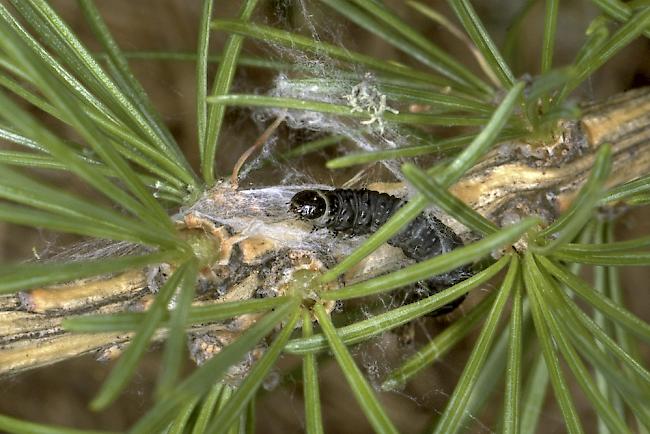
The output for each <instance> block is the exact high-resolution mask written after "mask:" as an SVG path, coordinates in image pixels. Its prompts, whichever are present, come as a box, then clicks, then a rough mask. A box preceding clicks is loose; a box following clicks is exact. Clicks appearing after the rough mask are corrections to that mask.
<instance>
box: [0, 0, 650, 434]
mask: <svg viewBox="0 0 650 434" xmlns="http://www.w3.org/2000/svg"><path fill="white" fill-rule="evenodd" d="M51 3H52V4H53V5H54V6H55V7H56V8H57V10H58V11H60V13H61V14H62V16H63V17H64V19H65V20H66V21H67V22H68V23H69V25H70V26H71V27H72V28H74V29H75V30H76V31H77V32H78V34H79V35H80V36H81V38H82V40H83V41H84V42H86V43H87V44H88V45H89V46H90V47H91V48H92V49H97V48H98V46H97V44H96V43H94V41H93V39H92V35H91V33H90V32H89V30H88V28H87V26H86V25H85V23H84V20H83V17H82V15H81V13H80V11H79V10H78V9H77V6H76V3H75V2H71V1H69V0H59V1H52V2H51ZM260 3H261V5H260V6H259V7H258V8H257V16H256V20H257V21H258V22H264V23H267V24H270V25H277V24H278V23H283V25H285V26H287V25H288V26H289V27H290V26H291V25H294V26H297V27H301V26H303V25H304V20H303V18H302V17H301V12H300V10H299V7H295V5H294V6H292V2H290V1H288V0H286V1H283V0H276V1H262V2H260ZM295 3H298V2H295ZM386 3H389V4H390V5H391V6H392V7H394V8H395V9H396V10H398V11H399V12H400V14H401V15H402V16H403V17H405V18H406V19H407V21H408V22H409V23H412V24H413V25H414V26H416V27H418V28H419V29H420V30H421V31H422V32H423V33H424V34H425V35H426V36H427V37H429V38H431V39H433V40H435V41H436V43H438V44H439V45H440V46H442V47H443V48H446V49H448V50H450V51H451V52H452V53H454V54H455V55H456V56H458V57H459V58H461V59H465V63H466V64H468V65H470V66H471V67H473V68H474V69H476V70H477V72H478V69H477V68H476V67H475V65H474V63H473V62H472V58H471V57H470V55H469V54H468V53H467V50H466V47H465V46H463V45H462V44H461V43H459V42H458V41H457V40H455V39H454V38H453V37H451V36H449V34H448V33H447V32H446V31H445V30H444V29H441V28H440V27H439V26H437V25H434V24H432V23H431V22H430V21H429V20H427V19H426V18H424V17H422V16H420V15H418V14H417V13H415V12H413V11H412V10H410V9H408V8H407V7H405V6H403V5H402V4H401V2H400V1H391V2H386ZM424 3H427V4H429V5H430V6H432V7H434V8H436V9H437V10H439V11H442V12H443V13H445V14H446V15H447V16H450V17H451V16H452V13H451V11H450V10H449V8H448V6H447V4H446V3H445V2H443V1H424ZM97 4H98V6H99V8H100V9H101V11H102V13H103V16H104V18H105V20H106V21H107V23H108V25H109V27H110V28H111V30H112V31H113V34H114V36H115V38H116V39H117V41H118V43H119V44H120V45H121V47H122V49H124V50H167V51H192V50H194V49H195V45H196V27H197V24H198V22H199V14H200V9H201V2H200V1H198V0H189V1H188V0H110V1H98V2H97ZM473 4H474V5H475V7H476V9H477V10H478V12H479V14H480V16H481V17H482V18H483V20H484V23H485V24H486V26H487V28H488V30H489V31H490V32H491V34H492V35H493V37H494V39H495V40H496V42H497V43H501V42H502V41H503V39H504V36H505V32H506V29H507V26H508V25H509V23H510V22H511V19H512V17H513V16H514V15H515V14H516V13H517V12H518V10H519V9H520V8H521V7H522V4H523V2H512V1H508V0H500V1H487V0H483V1H473ZM238 8H239V2H231V1H229V2H224V1H219V0H217V1H216V2H215V13H216V15H217V16H218V17H234V16H235V15H236V14H237V10H238ZM326 12H327V10H326V9H325V6H323V5H321V4H318V5H316V9H315V11H314V17H313V18H314V19H315V22H316V23H317V24H318V23H319V19H320V18H322V17H323V15H321V14H322V13H326ZM560 12H561V15H560V21H559V25H558V31H559V35H558V39H557V48H556V58H555V59H556V60H555V62H556V64H557V63H559V64H564V63H568V62H570V60H571V58H572V57H573V55H574V54H575V52H576V51H577V48H578V47H579V45H580V43H581V42H582V41H583V38H584V31H585V29H586V26H587V23H588V22H589V21H590V20H591V19H592V18H593V17H594V16H596V15H597V11H596V10H595V8H594V7H593V6H592V5H590V4H589V3H588V2H587V1H568V2H562V4H561V9H560ZM542 13H543V2H540V1H538V2H537V4H536V5H535V6H534V7H533V10H532V12H531V13H530V14H529V16H528V18H527V19H526V20H525V22H524V24H523V28H524V29H525V32H524V33H523V34H522V35H521V37H520V38H519V40H517V44H516V45H515V49H514V51H513V54H514V55H513V59H514V60H513V62H514V66H515V73H516V75H522V74H523V73H525V72H529V73H531V75H535V71H537V70H538V68H539V55H538V53H539V49H540V47H541V32H542V25H543V24H542V18H541V17H542ZM324 22H325V23H326V25H325V26H323V27H320V28H319V30H320V31H321V32H323V35H324V37H327V34H328V33H329V32H332V33H333V34H335V35H336V36H337V39H338V40H340V41H343V43H344V44H345V45H346V46H347V47H349V48H352V49H356V50H359V51H362V52H364V53H367V54H373V55H377V56H381V57H384V58H391V59H397V60H400V61H404V62H410V60H409V59H408V58H407V57H406V56H405V55H404V54H403V53H400V52H398V51H396V50H394V49H392V48H391V47H387V46H386V45H385V44H383V43H378V41H377V39H376V38H375V37H373V36H372V35H369V34H368V33H366V32H365V31H363V30H361V29H359V28H356V27H355V26H354V25H351V24H349V23H346V22H345V21H344V19H342V18H341V17H340V16H338V15H336V14H335V13H333V12H332V13H331V14H330V15H329V16H328V17H327V19H326V20H324ZM223 41H224V35H223V34H215V35H214V36H213V46H212V47H213V49H212V52H217V51H218V50H219V48H220V47H221V46H222V44H223ZM244 52H247V53H260V54H265V53H266V54H268V53H270V51H269V50H268V49H267V48H264V47H263V46H261V45H259V43H257V42H253V41H248V42H247V43H246V45H245V50H244ZM131 65H132V68H133V71H134V73H135V74H136V76H137V77H138V78H139V79H140V80H141V81H142V83H143V85H144V86H145V88H146V90H147V92H148V93H149V95H150V97H151V99H152V100H153V103H154V105H155V107H157V108H158V110H159V111H160V112H161V113H162V116H163V119H164V120H165V122H166V123H167V125H169V128H170V129H171V131H172V133H173V134H174V136H175V137H176V139H177V140H178V142H179V143H180V145H181V146H182V148H183V149H184V150H185V151H186V155H188V158H189V160H190V162H191V163H192V165H193V166H194V167H195V168H196V167H197V165H198V164H197V163H198V154H197V148H196V129H195V88H194V86H195V85H194V80H195V72H194V64H193V63H191V62H165V61H133V62H132V64H131ZM212 72H214V66H213V67H212ZM273 74H274V73H273V72H272V71H267V70H254V69H245V70H242V71H240V72H239V74H238V76H237V79H236V82H235V87H236V88H238V89H240V90H241V89H243V90H255V89H259V88H261V87H262V86H264V85H265V84H268V83H269V82H270V81H271V80H272V79H273ZM648 84H650V43H649V41H648V40H647V39H641V40H637V41H636V42H635V43H633V44H631V46H629V47H628V48H626V49H625V50H623V51H622V52H621V53H620V54H619V55H617V56H616V58H615V59H614V61H612V62H610V64H608V65H607V66H606V67H604V68H602V70H601V71H599V72H598V73H597V74H596V75H595V76H594V77H593V78H592V79H591V80H590V81H589V82H588V83H587V84H586V86H584V87H583V88H582V89H581V90H580V93H581V95H582V97H583V98H585V99H594V98H601V97H604V96H607V95H611V94H613V93H615V92H619V91H622V90H626V89H629V88H632V87H638V86H641V85H648ZM227 120H228V122H227V124H228V125H229V127H228V128H227V129H226V131H225V133H224V134H225V136H222V141H221V143H222V147H224V148H227V150H228V152H224V153H223V154H222V157H221V159H220V161H218V168H219V171H220V173H229V171H230V170H231V168H232V165H233V163H234V161H235V159H236V158H237V156H239V155H240V154H241V152H242V151H243V150H244V149H246V148H248V147H249V146H250V145H251V144H252V143H253V142H254V140H255V138H256V137H257V136H258V135H259V134H260V129H259V126H258V125H256V124H255V123H254V122H251V121H250V120H249V113H248V112H246V111H241V110H239V111H231V112H229V114H228V117H227ZM61 133H62V134H63V135H65V134H66V132H63V131H62V132H61ZM43 176H45V177H46V179H48V180H49V181H51V182H52V183H59V184H62V185H65V186H66V188H70V189H73V190H75V191H80V192H82V193H84V194H89V195H91V194H92V192H89V191H88V190H87V188H85V187H84V186H82V185H77V184H74V183H70V182H69V181H70V179H69V176H67V175H62V174H56V173H54V174H52V173H47V174H45V173H43ZM256 176H260V177H261V179H265V178H264V176H265V175H264V173H263V172H261V173H259V174H258V175H256ZM272 181H273V177H272V176H271V177H269V182H272ZM321 181H325V182H327V179H324V180H321ZM647 217H648V213H647V209H639V210H635V211H634V212H631V213H630V214H629V215H627V216H626V217H625V218H624V219H623V220H622V224H621V225H620V227H619V228H618V229H619V231H618V235H619V236H620V238H627V237H631V236H634V235H635V234H640V233H643V234H648V233H650V223H648V218H647ZM74 241H76V240H75V239H74V238H73V237H69V236H60V235H58V236H55V235H53V234H50V233H44V232H41V231H38V230H33V229H29V228H23V227H19V226H9V225H4V224H0V259H1V260H2V262H3V263H6V262H11V261H17V260H21V259H25V258H29V257H30V256H31V255H32V249H33V248H34V249H36V251H37V252H45V253H47V252H52V251H57V250H58V249H60V248H61V246H64V245H66V244H69V243H71V242H74ZM622 274H623V279H624V282H625V288H626V290H627V297H628V299H633V300H636V299H639V300H643V301H642V302H632V303H630V306H631V310H633V311H634V312H635V313H637V314H638V315H640V316H641V317H642V318H645V319H646V320H650V303H647V296H648V292H647V290H648V283H647V282H648V281H649V280H650V271H649V270H648V269H642V268H628V269H625V272H624V273H622ZM488 289H489V288H486V290H488ZM479 298H480V296H479ZM470 303H471V302H470ZM468 305H469V304H466V306H468ZM461 314H462V312H461V313H458V314H457V315H461ZM444 326H445V322H444V321H443V320H431V319H426V320H424V321H423V322H422V323H421V324H418V325H416V335H417V339H418V340H420V341H422V340H425V339H426V338H427V337H428V336H432V335H435V334H436V332H437V330H440V329H442V328H443V327H444ZM394 341H395V337H394V336H393V335H387V336H384V337H382V338H380V339H378V340H376V341H373V342H371V343H369V344H367V345H364V346H363V347H361V348H358V349H356V350H355V352H356V355H357V356H358V359H359V361H360V363H361V365H362V366H363V367H364V368H365V369H367V370H373V369H378V370H379V371H381V372H383V371H385V370H386V369H387V365H392V366H395V365H396V364H397V363H398V362H399V360H400V356H401V353H398V352H396V351H395V348H396V345H395V342H394ZM472 347H473V340H470V341H468V342H466V343H464V344H462V345H460V346H459V347H458V348H457V350H455V351H453V352H452V353H451V354H450V355H449V356H448V357H446V358H445V359H444V360H443V361H442V362H441V363H437V364H436V365H435V366H434V367H433V368H432V369H429V370H428V371H427V372H426V373H424V374H423V375H421V376H420V377H418V380H417V381H414V382H413V384H411V385H409V386H408V387H407V389H406V390H404V391H403V392H401V393H385V394H382V395H381V400H382V402H383V403H384V404H385V405H386V406H387V408H388V412H389V415H390V417H391V418H392V420H394V421H395V423H396V425H397V426H398V428H399V429H400V430H401V431H403V432H419V431H420V430H421V429H422V428H423V427H425V426H426V424H427V423H428V421H429V420H430V417H431V415H432V414H434V413H436V412H440V411H442V410H443V409H444V405H445V403H446V399H447V397H448V396H449V394H450V393H451V392H452V391H453V386H454V384H455V381H456V378H457V377H458V375H460V373H461V370H462V368H463V366H464V362H465V360H466V359H467V356H468V354H469V351H471V349H472ZM646 355H647V352H646ZM158 360H159V351H158V350H155V349H154V350H152V351H151V352H150V353H149V354H148V355H147V357H146V358H145V361H144V363H142V365H141V366H140V368H139V371H138V374H137V375H136V377H135V379H134V381H133V382H132V385H131V386H130V388H129V389H128V391H127V392H126V393H124V395H123V397H122V398H121V399H120V400H119V401H117V402H116V403H115V404H114V405H113V406H112V407H111V408H110V409H108V410H107V411H104V412H101V413H93V412H91V411H90V410H88V409H87V407H86V406H87V403H88V402H89V401H90V399H91V398H92V397H93V395H94V394H95V393H96V391H97V390H98V387H99V385H100V384H101V381H102V380H103V379H104V378H105V377H106V375H107V373H108V370H109V369H110V366H108V365H102V364H99V363H97V362H95V361H94V360H93V358H92V357H86V358H82V359H78V360H71V361H69V362H65V363H60V364H58V365H55V366H52V367H49V368H47V369H41V370H37V371H33V372H29V373H26V374H22V375H19V376H16V377H13V378H8V379H2V380H0V413H1V414H7V415H11V416H15V417H19V418H25V419H28V420H32V421H40V422H46V423H53V424H61V425H66V426H70V427H78V428H96V429H111V430H123V429H125V428H127V427H129V426H130V424H132V423H133V422H134V421H135V420H136V419H137V418H138V417H139V416H140V415H141V414H142V413H143V412H144V411H146V410H147V408H148V406H149V405H150V403H151V400H150V397H151V391H152V387H153V384H154V381H155V378H156V374H157V368H158ZM373 360H375V361H376V362H375V363H376V364H378V365H379V366H375V367H373ZM296 362H297V360H294V359H291V358H285V359H284V360H283V361H282V364H281V369H282V370H283V371H285V370H286V371H288V370H291V369H292V368H295V367H296V366H298V365H297V363H296ZM188 369H190V367H189V366H188ZM320 375H321V395H322V400H323V413H324V420H325V424H326V431H327V432H328V433H364V432H371V429H370V426H369V424H368V423H367V422H366V420H365V418H364V417H363V415H362V414H361V412H360V410H359V407H358V406H357V404H356V403H355V402H354V399H353V397H352V396H351V394H350V392H349V388H348V386H347V384H346V382H345V380H344V379H343V378H342V376H341V375H340V371H339V370H338V367H337V366H336V363H333V362H332V361H331V360H325V361H323V363H322V364H321V369H320ZM574 386H575V385H574ZM574 388H575V387H574ZM576 396H577V397H578V402H579V403H580V408H579V410H580V411H584V412H585V414H591V413H590V408H589V404H588V403H586V402H584V400H582V395H581V394H580V392H578V393H577V394H576ZM257 408H258V410H257V412H258V432H259V433H287V432H301V431H302V427H303V402H302V392H301V384H300V378H299V376H296V377H295V378H293V377H288V378H287V379H286V380H283V381H281V384H280V385H279V386H277V387H276V388H275V389H274V390H271V391H268V392H265V393H264V394H263V396H262V397H261V399H260V400H259V402H258V407H257ZM500 410H501V409H500V407H496V408H494V407H491V408H488V409H487V410H486V411H484V412H483V413H482V414H478V415H473V417H474V418H476V419H477V423H476V424H474V425H473V426H472V427H471V428H468V432H490V431H491V430H490V429H489V428H488V426H493V424H494V422H495V417H496V416H495V415H494V414H495V412H498V411H500ZM541 418H542V419H541V426H543V427H544V432H545V433H546V432H548V433H553V432H563V421H562V417H561V415H560V413H559V411H558V409H557V406H556V405H555V404H554V403H552V402H550V401H549V403H548V405H547V408H546V409H545V413H544V414H543V415H542V416H541ZM583 421H584V422H585V428H587V429H588V430H589V431H591V429H590V428H594V427H595V421H594V419H593V418H591V417H585V418H583Z"/></svg>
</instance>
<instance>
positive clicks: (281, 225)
mask: <svg viewBox="0 0 650 434" xmlns="http://www.w3.org/2000/svg"><path fill="white" fill-rule="evenodd" d="M561 131H562V134H561V135H560V136H559V137H558V138H557V140H556V141H555V143H553V144H551V145H545V146H541V145H531V144H526V143H503V144H501V145H499V146H497V147H496V148H495V149H494V151H493V152H491V153H490V154H489V155H488V156H487V157H486V158H485V159H484V160H483V161H482V162H481V163H480V164H478V165H477V166H476V167H474V168H473V169H472V170H471V171H470V172H469V173H468V174H467V175H466V176H465V177H464V178H463V179H462V180H461V181H459V182H458V183H457V184H456V185H454V186H453V187H452V188H451V191H452V192H453V194H455V195H456V196H458V197H459V198H461V199H462V200H463V201H465V202H466V203H468V204H469V205H470V206H472V207H473V208H474V209H476V210H477V211H479V212H480V213H481V214H483V215H484V216H486V217H488V218H490V219H491V220H493V221H495V222H496V223H498V224H500V225H503V224H508V223H510V222H512V221H513V220H516V219H518V218H520V217H522V216H526V215H530V214H538V215H541V216H543V217H545V218H546V219H547V220H549V221H551V220H552V219H553V218H555V217H556V216H557V215H558V214H559V213H560V212H561V211H562V210H563V209H566V207H567V206H568V205H569V204H570V203H571V201H572V200H573V198H574V196H575V194H576V192H577V191H578V190H579V188H580V187H581V186H582V185H583V183H584V182H585V180H586V178H587V176H588V174H589V171H590V169H591V167H592V165H593V162H594V156H595V153H596V150H597V149H598V147H599V146H601V145H603V144H604V143H610V144H611V145H612V149H613V170H612V175H611V178H610V179H609V185H612V186H613V185H618V184H621V183H624V182H627V181H630V180H633V179H635V178H637V177H639V176H642V175H647V174H648V173H650V88H643V89H638V90H634V91H630V92H627V93H624V94H621V95H617V96H615V97H613V98H610V99H608V100H606V101H602V102H599V103H594V104H590V105H586V106H584V108H583V116H582V118H581V119H580V120H579V121H577V122H576V121H567V122H564V123H563V124H562V128H561ZM395 188H403V186H397V185H383V186H381V188H380V187H379V186H378V189H383V190H390V191H393V190H394V189H395ZM258 199H260V200H262V199H263V198H261V197H260V198H258ZM256 200H257V199H256V198H255V197H253V196H251V195H249V194H246V193H243V192H241V191H236V190H234V189H232V188H231V186H229V185H227V184H225V183H224V184H220V185H217V186H216V187H215V188H214V189H213V190H212V191H210V192H208V193H207V194H206V195H205V196H204V197H203V198H202V199H200V200H199V202H197V204H195V205H194V206H193V207H192V208H190V209H189V210H188V211H187V212H186V213H185V214H184V215H183V216H182V220H183V222H184V224H183V225H182V226H183V227H184V229H183V230H194V231H199V232H200V233H201V234H202V235H203V236H205V237H212V239H213V240H214V243H215V244H214V245H216V246H219V253H218V254H217V255H216V256H215V257H217V258H218V259H217V262H216V263H215V265H214V266H213V267H207V268H206V269H204V270H202V275H201V280H202V281H203V282H204V283H205V282H208V284H209V285H212V287H220V288H222V289H226V290H225V291H223V292H224V295H221V296H219V297H217V298H215V297H214V294H203V295H201V296H200V297H199V298H198V299H197V300H196V303H197V304H201V303H203V304H205V303H221V302H224V301H228V300H237V299H247V298H252V297H254V296H260V295H261V296H273V295H278V294H281V293H282V292H283V291H286V287H287V285H288V283H287V282H288V281H289V280H290V279H291V276H292V273H295V272H296V271H301V270H303V271H304V270H308V271H309V272H318V271H322V270H323V269H325V268H327V266H330V265H331V264H332V263H333V262H334V261H336V260H337V259H338V257H340V256H342V255H345V254H346V253H347V252H349V249H350V248H352V247H353V245H352V244H351V243H352V241H351V240H345V239H344V240H340V239H339V240H337V241H336V242H335V243H333V244H331V246H330V247H331V249H329V250H328V251H327V252H324V251H323V250H327V249H316V248H314V249H311V250H310V249H306V248H305V243H306V242H307V241H308V240H309V239H310V237H313V235H311V234H310V228H309V226H306V225H302V224H301V223H300V222H297V221H295V220H293V219H291V218H287V219H282V218H278V215H282V214H281V213H286V207H284V204H282V203H281V204H280V205H278V206H283V207H284V208H278V209H274V210H271V209H266V208H265V207H266V205H265V203H263V202H261V201H260V202H256ZM215 210H219V211H218V213H219V215H216V214H215ZM211 213H212V214H211ZM443 217H444V218H445V219H446V220H447V223H448V224H450V225H451V226H452V227H454V229H455V230H457V232H459V233H461V234H462V233H463V231H465V235H467V232H466V229H464V228H462V227H460V226H459V225H458V224H457V223H455V222H454V221H452V220H451V219H450V218H449V217H448V216H443ZM215 221H220V222H221V223H222V224H224V226H221V227H219V226H218V225H217V224H215ZM225 221H229V222H231V223H232V222H235V223H232V224H225V223H223V222H225ZM305 240H307V241H305ZM391 249H393V250H391ZM399 258H402V257H401V255H400V252H399V249H394V248H391V247H389V246H383V247H382V248H381V249H379V250H378V251H377V252H376V253H375V254H374V255H372V256H370V257H369V258H367V259H366V260H365V261H364V262H363V263H362V264H360V265H359V266H358V267H356V268H355V270H354V271H353V272H351V273H348V274H347V275H346V276H345V278H344V279H345V282H346V283H348V282H351V281H354V280H355V279H359V278H362V276H366V277H367V276H368V275H373V274H377V273H381V272H384V271H385V270H387V269H390V268H391V267H392V268H395V266H396V264H397V266H399V265H401V263H400V261H403V258H402V259H399ZM402 263H403V262H402ZM243 271H246V272H245V273H243ZM274 279H275V280H274ZM152 297H153V295H152V294H151V291H150V290H149V288H148V283H147V277H146V273H145V272H144V271H143V270H138V271H131V272H127V273H124V274H121V275H118V276H113V277H110V278H103V279H95V280H84V281H78V282H73V283H70V284H67V285H59V286H56V287H50V288H37V289H32V290H30V291H25V292H22V293H20V294H17V295H8V296H2V297H0V375H3V374H4V375H8V374H14V373H17V372H21V371H23V370H26V369H31V368H35V367H38V366H43V365H47V364H50V363H54V362H57V361H60V360H65V359H68V358H71V357H75V356H79V355H82V354H86V353H90V352H97V351H99V352H100V355H101V356H102V357H111V355H112V354H115V353H119V351H117V352H116V351H113V350H114V349H115V348H118V347H119V346H120V345H123V344H125V343H127V342H128V341H129V339H130V336H131V335H130V334H129V333H102V334H81V335H79V334H71V333H68V332H66V331H64V330H63V329H62V328H61V321H62V320H63V318H65V317H68V316H70V315H88V314H94V313H111V312H119V311H142V310H145V309H146V307H147V306H148V305H149V302H150V300H151V298H152ZM254 319H255V316H250V315H249V316H243V317H240V318H236V319H234V320H233V321H232V322H229V323H227V324H225V325H224V324H204V325H200V326H199V327H198V328H196V329H195V330H193V332H195V333H194V335H193V336H194V338H193V339H195V340H193V341H192V342H193V348H195V351H194V352H193V354H192V355H193V357H194V358H195V360H199V361H201V360H204V357H206V355H209V354H211V353H214V352H216V351H218V350H219V348H220V347H219V346H220V345H225V344H227V342H228V341H229V340H232V339H233V336H236V335H237V334H238V333H240V332H241V331H243V330H245V329H246V328H247V327H248V326H249V325H250V324H251V323H252V322H254ZM158 337H159V338H163V337H164V330H161V332H160V333H159V335H158ZM215 342H216V343H215ZM196 348H198V350H196Z"/></svg>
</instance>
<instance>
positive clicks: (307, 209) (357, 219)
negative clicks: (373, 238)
mask: <svg viewBox="0 0 650 434" xmlns="http://www.w3.org/2000/svg"><path fill="white" fill-rule="evenodd" d="M405 203H406V201H405V200H403V199H400V198H398V197H395V196H391V195H389V194H386V193H380V192H377V191H372V190H367V189H360V190H347V189H334V190H303V191H301V192H299V193H297V194H296V195H294V196H293V198H292V199H291V203H290V204H289V209H290V211H291V212H293V213H295V214H297V215H298V216H299V217H300V218H301V219H303V220H309V221H310V222H311V223H312V224H313V225H314V226H315V227H319V228H327V229H329V230H331V231H333V232H335V233H338V232H343V233H347V234H351V235H364V234H369V233H373V232H375V231H376V230H377V229H379V227H380V226H381V225H383V224H384V223H386V221H388V219H389V218H390V217H391V216H392V215H393V214H394V213H395V211H397V210H398V209H399V208H400V207H402V206H403V205H404V204H405ZM388 244H390V245H392V246H395V247H398V248H400V249H402V251H403V252H404V255H405V256H406V257H408V258H411V259H413V260H415V261H422V260H425V259H429V258H431V257H433V256H436V255H440V254H442V253H445V252H448V251H450V250H453V249H455V248H456V247H459V246H462V245H463V242H462V241H461V240H460V238H459V237H458V235H456V234H455V233H454V232H453V231H452V230H451V229H450V228H448V227H447V226H446V225H445V224H443V223H442V222H441V221H440V220H438V219H437V218H435V217H433V216H427V215H423V214H421V215H419V216H418V217H417V218H415V219H414V220H412V221H411V222H410V223H409V224H408V225H406V227H405V228H404V229H402V231H400V232H399V233H398V234H396V235H394V236H393V237H392V238H391V239H390V240H388ZM472 274H473V273H472V271H471V269H470V267H469V266H462V267H458V268H456V269H454V270H452V271H449V272H447V273H443V274H440V275H438V276H434V277H432V278H430V279H428V280H426V281H425V282H421V285H420V286H421V287H423V288H421V290H420V291H415V294H413V296H409V297H407V299H408V301H409V302H412V301H417V300H418V299H421V298H424V297H428V296H430V295H432V294H435V293H437V292H440V291H441V290H443V289H445V288H448V287H450V286H452V285H455V284H456V283H458V282H460V281H462V280H465V279H467V278H468V277H470V276H472ZM464 299H465V295H463V296H461V297H459V298H457V299H456V300H454V301H451V302H449V303H448V304H446V305H445V306H443V307H441V308H439V309H437V310H436V311H434V312H432V315H434V316H435V315H442V314H446V313H449V312H451V311H452V310H454V309H455V308H456V307H458V305H460V304H461V303H462V302H463V300H464Z"/></svg>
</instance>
